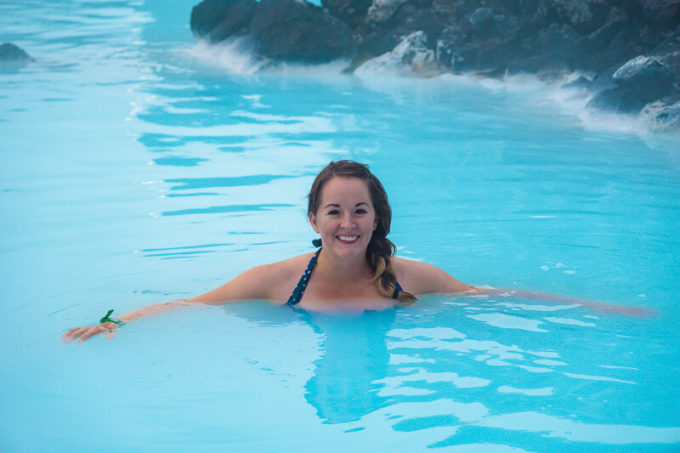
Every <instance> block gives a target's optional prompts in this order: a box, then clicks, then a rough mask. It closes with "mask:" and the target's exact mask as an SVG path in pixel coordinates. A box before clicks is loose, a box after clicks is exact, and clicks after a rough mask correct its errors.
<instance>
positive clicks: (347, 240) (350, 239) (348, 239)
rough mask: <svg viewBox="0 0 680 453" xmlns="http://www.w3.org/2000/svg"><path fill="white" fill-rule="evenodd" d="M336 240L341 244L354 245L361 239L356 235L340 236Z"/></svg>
mask: <svg viewBox="0 0 680 453" xmlns="http://www.w3.org/2000/svg"><path fill="white" fill-rule="evenodd" d="M336 238H337V239H338V241H340V243H341V244H353V243H354V242H356V241H357V240H358V239H359V236H358V235H356V234H340V235H338V236H336Z"/></svg>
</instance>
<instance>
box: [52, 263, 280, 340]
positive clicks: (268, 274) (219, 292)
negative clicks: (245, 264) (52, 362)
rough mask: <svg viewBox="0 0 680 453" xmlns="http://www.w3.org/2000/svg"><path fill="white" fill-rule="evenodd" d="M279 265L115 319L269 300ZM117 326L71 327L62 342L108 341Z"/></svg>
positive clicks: (250, 272) (254, 270)
mask: <svg viewBox="0 0 680 453" xmlns="http://www.w3.org/2000/svg"><path fill="white" fill-rule="evenodd" d="M280 274H281V271H280V264H279V263H275V264H268V265H265V266H258V267H254V268H252V269H250V270H248V271H246V272H244V273H242V274H240V275H238V276H237V277H235V278H234V279H232V280H230V281H229V282H227V283H226V284H224V285H222V286H221V287H219V288H217V289H215V290H213V291H210V292H207V293H205V294H203V295H200V296H197V297H193V298H191V299H182V300H175V301H172V302H165V303H161V304H155V305H148V306H146V307H142V308H138V309H136V310H133V311H131V312H128V313H125V314H124V315H122V316H120V317H119V318H118V321H119V322H123V323H126V324H127V323H129V322H131V321H135V320H137V319H140V318H145V317H148V316H153V315H156V314H158V313H162V312H165V311H168V310H172V309H174V308H177V307H188V306H195V305H197V304H209V305H221V304H226V303H229V302H235V301H242V300H255V299H271V298H272V296H271V294H270V290H269V289H270V288H272V282H276V280H277V279H278V278H280ZM117 328H118V325H117V324H116V322H115V321H104V322H101V323H99V324H93V325H89V326H82V327H74V328H72V329H69V330H68V331H66V333H64V334H63V335H62V341H63V342H64V343H70V342H72V341H73V340H75V339H78V338H79V340H78V341H77V343H82V342H83V341H85V340H87V339H89V338H92V337H94V336H95V335H99V334H106V336H107V337H108V338H113V337H114V336H115V335H116V332H117Z"/></svg>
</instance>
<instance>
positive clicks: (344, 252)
mask: <svg viewBox="0 0 680 453" xmlns="http://www.w3.org/2000/svg"><path fill="white" fill-rule="evenodd" d="M307 214H308V216H309V222H310V223H311V224H312V227H313V228H314V231H316V232H317V233H318V234H320V235H321V239H320V240H319V239H316V240H315V241H314V245H316V246H317V247H319V249H318V250H317V251H316V252H314V253H307V254H304V255H299V256H296V257H293V258H290V259H287V260H285V261H279V262H277V263H272V264H266V265H263V266H257V267H254V268H252V269H250V270H248V271H246V272H244V273H242V274H240V275H238V276H237V277H235V278H234V279H232V280H231V281H229V282H227V283H226V284H224V285H223V286H221V287H219V288H217V289H215V290H213V291H210V292H208V293H205V294H203V295H201V296H198V297H194V298H191V299H184V300H178V301H173V302H167V303H163V304H157V305H149V306H147V307H143V308H140V309H138V310H134V311H131V312H129V313H126V314H124V315H122V316H121V317H120V318H118V320H113V319H110V318H109V315H110V314H111V312H109V313H108V314H107V316H105V317H104V318H102V320H101V322H100V323H99V324H94V325H89V326H83V327H74V328H72V329H70V330H68V331H67V332H66V333H64V335H63V336H62V338H63V340H64V342H67V343H68V342H71V341H73V340H75V339H77V338H80V340H79V341H78V343H82V342H83V341H85V340H87V339H89V338H91V337H93V336H95V335H98V334H107V336H108V337H109V338H112V337H113V336H114V335H115V333H116V329H117V327H118V325H119V324H122V323H128V322H130V321H133V320H135V319H138V318H141V317H145V316H149V315H151V314H155V313H159V312H161V311H166V310H168V309H171V308H173V307H177V306H186V305H192V304H211V305H220V304H225V303H228V302H233V301H243V300H262V299H265V300H269V301H271V302H273V303H276V304H281V305H283V304H288V305H291V306H296V307H300V308H303V309H307V310H314V311H330V310H333V309H336V310H337V309H374V310H375V309H384V308H389V307H393V306H394V305H398V304H408V303H411V302H413V301H415V300H416V296H417V295H421V294H428V293H447V294H454V293H470V292H474V293H481V292H490V290H486V289H481V288H475V287H472V286H469V285H466V284H465V283H462V282H459V281H458V280H456V279H455V278H453V277H451V276H450V275H449V274H447V273H446V272H444V271H443V270H441V269H439V268H438V267H436V266H433V265H431V264H427V263H422V262H417V261H410V260H405V259H403V258H397V257H395V256H394V252H395V246H394V244H393V243H392V242H391V241H390V240H389V239H387V235H388V234H389V232H390V223H391V220H392V210H391V208H390V205H389V203H388V201H387V194H386V193H385V189H384V188H383V186H382V184H381V183H380V181H379V180H378V178H376V177H375V175H373V174H372V173H371V172H370V171H369V169H368V167H367V166H365V165H363V164H359V163H357V162H352V161H347V160H343V161H338V162H331V163H330V164H328V166H326V168H324V169H323V170H322V171H321V173H319V174H318V175H317V177H316V179H315V180H314V183H313V184H312V189H311V190H310V192H309V203H308V209H307ZM493 292H498V290H493ZM519 294H520V295H523V296H529V297H532V296H533V297H540V298H541V299H546V298H548V299H552V300H557V301H561V302H577V303H580V304H582V305H592V304H597V306H598V307H599V308H604V309H606V308H607V307H609V310H612V309H614V308H613V307H614V306H611V305H605V304H599V303H596V302H588V301H580V300H579V301H576V300H574V299H569V298H562V297H556V296H548V295H538V294H534V293H526V292H521V293H519ZM618 308H625V307H618ZM614 310H615V309H614ZM616 311H618V310H616Z"/></svg>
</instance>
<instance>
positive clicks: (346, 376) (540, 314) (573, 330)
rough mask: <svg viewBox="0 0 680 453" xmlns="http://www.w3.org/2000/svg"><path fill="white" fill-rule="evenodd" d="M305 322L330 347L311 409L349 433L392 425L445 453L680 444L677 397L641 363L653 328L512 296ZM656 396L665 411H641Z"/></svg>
mask: <svg viewBox="0 0 680 453" xmlns="http://www.w3.org/2000/svg"><path fill="white" fill-rule="evenodd" d="M300 313H301V314H300V318H299V319H300V320H302V321H303V322H304V323H306V324H307V325H308V326H309V327H310V328H311V329H312V330H313V331H314V332H315V333H317V334H318V335H319V336H320V339H321V340H320V341H321V343H320V351H319V358H318V359H317V360H316V361H315V362H314V370H313V373H314V374H313V376H312V378H311V379H310V380H309V381H308V382H307V384H306V385H305V395H306V399H307V401H308V403H309V404H311V405H312V406H313V407H314V408H315V409H316V414H317V417H319V419H320V420H321V421H323V422H324V423H330V424H345V425H346V426H347V428H346V429H347V431H346V432H358V431H362V430H364V429H367V428H375V426H374V425H375V424H376V423H378V424H380V423H387V424H388V425H389V426H391V428H392V430H394V431H396V432H409V433H414V432H418V433H421V434H426V433H430V434H426V435H425V436H424V437H423V439H425V438H429V439H430V442H431V444H430V446H434V447H443V446H447V445H460V444H465V443H466V442H467V441H468V440H470V439H480V438H485V439H494V438H495V437H497V435H498V431H495V430H502V432H503V433H504V434H503V436H501V437H506V436H509V438H510V439H512V441H510V442H509V444H507V445H532V446H535V445H539V446H541V448H539V450H538V451H583V450H582V448H587V449H588V450H590V449H591V448H594V447H593V446H594V445H601V446H602V448H606V447H605V446H607V445H609V446H611V447H612V448H614V446H616V447H615V448H623V446H626V445H639V444H645V445H648V446H649V447H650V448H651V447H654V446H655V445H656V446H657V447H658V446H660V445H665V444H676V443H678V442H680V427H678V426H677V424H676V423H674V422H673V419H672V418H667V417H672V416H673V414H674V413H675V411H676V408H675V407H674V402H675V401H676V400H677V395H676V393H675V392H677V390H678V389H677V386H676V385H673V386H672V388H671V389H668V388H665V385H663V384H661V385H660V384H659V383H653V380H654V377H653V376H650V375H649V370H647V371H643V370H644V369H645V367H646V365H647V364H646V363H645V359H644V358H641V357H640V356H638V354H637V353H638V352H642V351H644V349H645V348H644V347H640V346H639V345H638V346H636V345H635V343H636V342H638V340H637V337H636V336H635V335H634V331H635V330H636V329H639V328H640V327H642V325H643V324H644V323H646V322H648V321H641V320H637V321H633V320H630V319H619V318H617V317H603V318H602V317H599V316H595V315H593V314H592V313H591V312H589V311H588V310H585V309H582V308H580V307H579V306H577V305H540V304H533V303H531V302H525V301H523V300H521V299H518V300H514V298H508V297H505V298H503V300H479V298H475V297H465V298H456V299H454V298H448V299H444V300H442V298H441V296H439V297H433V296H430V297H427V298H425V299H424V300H422V301H421V303H420V306H418V305H416V306H413V307H408V308H404V309H395V310H386V311H382V312H370V311H369V312H366V313H364V314H361V315H359V314H356V315H354V316H347V315H328V314H318V313H309V312H300ZM556 313H559V315H556ZM636 323H637V325H636ZM631 333H633V335H627V334H631ZM650 381H652V382H650ZM650 385H651V387H652V388H653V391H654V392H656V393H657V394H656V397H659V399H658V400H657V401H658V402H657V404H655V405H654V406H653V407H647V408H645V407H644V405H641V404H637V405H636V404H635V401H636V400H637V398H639V391H640V388H641V387H642V388H646V389H647V390H645V392H649V391H650V390H649V389H650ZM664 395H665V396H666V397H669V398H670V399H668V400H666V399H664ZM647 397H650V395H649V394H648V395H647ZM655 399H656V398H655ZM662 401H665V402H662ZM631 405H635V408H634V409H635V412H634V413H633V412H632V411H631V409H632V407H631ZM643 420H644V421H643ZM641 422H642V423H641ZM501 444H503V442H499V443H498V444H496V445H501ZM587 445H592V446H590V447H585V446H587ZM544 449H548V450H544ZM616 451H624V450H616ZM625 451H629V450H627V449H625ZM631 451H636V450H635V448H633V450H631Z"/></svg>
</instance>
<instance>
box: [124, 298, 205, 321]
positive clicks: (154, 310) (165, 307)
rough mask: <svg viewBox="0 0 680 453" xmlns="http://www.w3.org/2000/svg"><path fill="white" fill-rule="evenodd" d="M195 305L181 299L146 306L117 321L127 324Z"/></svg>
mask: <svg viewBox="0 0 680 453" xmlns="http://www.w3.org/2000/svg"><path fill="white" fill-rule="evenodd" d="M196 303H197V302H192V301H191V300H189V299H181V300H173V301H171V302H164V303H162V304H155V305H147V306H146V307H142V308H138V309H136V310H132V311H131V312H128V313H125V314H124V315H122V316H120V317H118V320H120V321H123V322H125V323H128V322H130V321H134V320H136V319H140V318H146V317H149V316H154V315H157V314H159V313H163V312H166V311H169V310H172V309H174V308H177V307H188V306H191V305H194V304H196Z"/></svg>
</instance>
